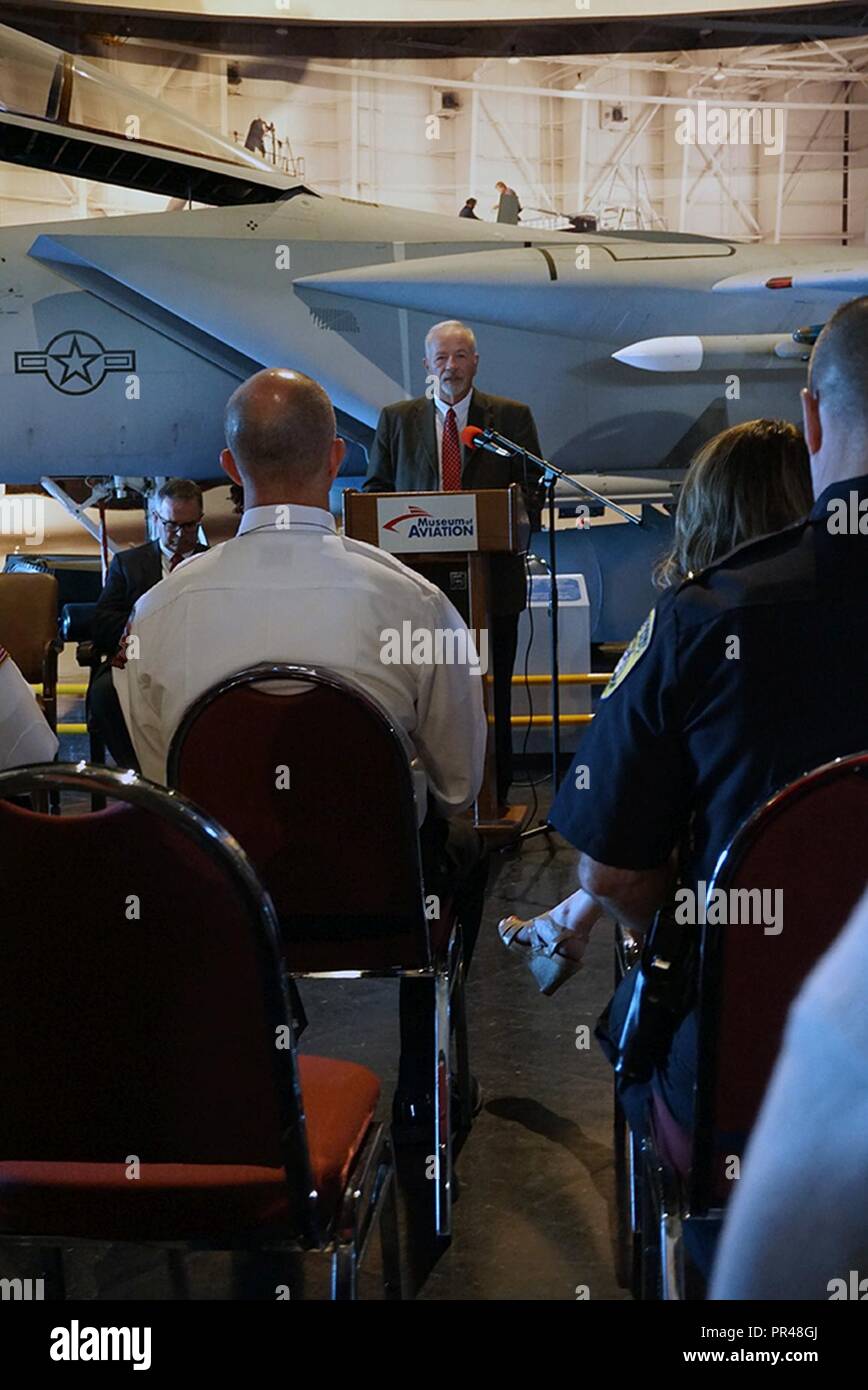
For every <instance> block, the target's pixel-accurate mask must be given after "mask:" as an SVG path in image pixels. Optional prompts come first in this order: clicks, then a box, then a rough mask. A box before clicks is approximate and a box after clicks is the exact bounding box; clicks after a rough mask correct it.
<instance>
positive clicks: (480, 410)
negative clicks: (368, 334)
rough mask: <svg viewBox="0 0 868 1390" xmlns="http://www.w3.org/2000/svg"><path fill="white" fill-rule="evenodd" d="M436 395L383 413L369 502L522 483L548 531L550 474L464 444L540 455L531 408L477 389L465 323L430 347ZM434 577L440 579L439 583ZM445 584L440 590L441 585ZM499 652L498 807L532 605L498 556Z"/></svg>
mask: <svg viewBox="0 0 868 1390" xmlns="http://www.w3.org/2000/svg"><path fill="white" fill-rule="evenodd" d="M424 364H425V370H426V373H427V375H428V381H429V391H428V393H426V394H425V395H424V396H419V397H417V398H416V399H415V400H411V401H398V402H396V404H395V405H387V406H386V407H385V408H384V409H383V410H382V411H381V413H380V418H379V421H378V423H377V433H376V437H375V439H374V442H373V444H372V446H371V453H370V459H369V462H368V473H367V477H366V478H365V482H364V491H365V492H435V491H437V492H440V491H442V492H457V491H459V490H461V489H462V488H464V489H469V490H476V489H478V488H504V487H509V485H510V483H518V484H519V485H520V487H521V488H522V491H523V492H524V496H525V504H526V506H527V510H528V516H529V517H530V521H531V527H532V529H536V527H537V526H538V524H539V513H540V509H541V502H542V498H541V491H540V482H541V478H542V473H541V471H540V469H539V468H538V467H537V466H536V465H535V464H530V463H528V464H527V465H526V466H525V461H524V459H523V458H522V455H521V454H520V453H516V454H513V455H508V456H502V455H498V454H494V453H490V452H489V451H488V450H483V449H480V448H477V449H472V448H468V447H467V446H466V445H464V444H462V442H461V434H462V430H464V429H465V428H466V426H468V425H476V426H478V428H480V429H483V430H484V429H494V430H496V431H497V433H498V434H501V435H504V436H505V437H506V438H507V439H510V440H512V441H513V442H514V443H515V444H517V445H519V446H520V447H521V448H522V449H526V450H527V451H528V452H529V453H531V454H536V455H537V456H539V455H540V453H541V451H540V443H539V436H538V435H537V429H536V423H535V421H534V418H533V415H532V413H531V410H530V407H529V406H527V405H522V404H521V402H520V401H511V400H507V399H506V398H505V397H503V396H490V395H487V394H485V393H483V392H482V391H479V390H477V389H476V387H475V386H474V384H473V383H474V378H475V377H476V372H477V370H478V367H479V355H478V353H477V351H476V338H475V335H474V333H473V330H472V329H471V328H468V327H467V325H466V324H463V323H459V322H458V321H457V320H449V321H447V322H445V323H438V324H435V325H434V327H433V328H431V329H429V331H428V333H427V335H426V338H425V357H424ZM433 577H434V576H433V575H432V578H433ZM438 582H439V581H438ZM464 582H465V576H464V575H461V574H459V575H451V574H450V575H449V576H448V583H443V584H442V587H443V588H444V589H445V590H446V592H447V593H448V595H449V597H450V599H451V600H452V602H453V603H454V604H455V606H456V608H457V609H458V611H459V612H460V613H461V614H462V616H463V617H464V619H465V621H466V620H467V618H468V613H467V592H466V589H463V588H459V587H458V586H459V585H463V584H464ZM491 587H492V593H491V615H492V616H491V623H492V631H491V633H490V644H489V645H490V650H491V665H492V675H493V677H494V685H493V691H494V739H495V750H496V758H497V800H498V804H499V806H500V807H503V806H505V804H506V799H507V795H508V793H509V788H510V786H511V784H512V725H511V723H510V718H511V714H512V672H513V667H514V665H515V651H516V643H517V639H518V615H519V613H521V611H522V609H523V608H524V607H525V604H526V602H527V580H526V576H525V564H524V557H523V556H521V555H498V556H495V557H494V559H493V562H492V574H491Z"/></svg>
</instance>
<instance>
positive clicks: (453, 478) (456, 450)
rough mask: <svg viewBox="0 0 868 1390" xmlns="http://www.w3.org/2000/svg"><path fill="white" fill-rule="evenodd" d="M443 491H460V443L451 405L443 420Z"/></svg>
mask: <svg viewBox="0 0 868 1390" xmlns="http://www.w3.org/2000/svg"><path fill="white" fill-rule="evenodd" d="M443 491H444V492H460V491H461V445H460V443H459V442H458V426H457V425H456V423H455V411H454V410H453V409H452V407H451V405H450V407H449V409H448V410H447V412H446V419H445V420H444V421H443Z"/></svg>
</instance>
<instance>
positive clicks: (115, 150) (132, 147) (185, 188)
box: [0, 111, 297, 207]
mask: <svg viewBox="0 0 868 1390" xmlns="http://www.w3.org/2000/svg"><path fill="white" fill-rule="evenodd" d="M0 161H4V162H5V163H7V164H20V165H23V166H24V167H25V168H27V169H47V170H49V171H50V172H51V173H53V174H67V175H70V176H73V177H76V178H85V179H95V180H96V181H97V182H99V183H110V184H116V185H118V186H119V187H121V188H137V189H140V190H142V191H143V192H145V193H158V194H165V196H166V197H167V198H180V199H182V200H183V201H184V202H187V201H191V202H197V203H208V204H212V205H214V206H217V207H225V206H229V205H231V204H247V203H250V204H261V203H269V202H274V201H276V200H277V199H278V198H282V197H283V196H284V194H285V193H287V192H288V191H289V190H290V189H292V188H293V187H294V186H295V184H296V183H297V181H296V180H293V179H290V178H288V177H287V175H285V174H281V173H279V172H278V170H276V169H273V170H267V171H264V170H261V169H258V168H256V167H254V166H248V165H245V164H243V163H239V164H235V163H230V162H229V161H228V160H221V159H209V158H207V157H205V156H203V155H196V154H189V153H187V152H186V151H184V150H172V149H168V148H167V147H166V146H165V145H158V144H150V143H149V142H148V141H146V140H125V139H121V138H119V137H117V136H113V135H106V134H103V133H102V132H99V131H94V130H84V129H81V128H80V127H76V126H70V125H63V124H58V123H57V122H56V121H45V120H39V119H38V118H37V117H35V116H18V115H13V113H12V112H10V111H0Z"/></svg>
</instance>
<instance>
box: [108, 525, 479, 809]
mask: <svg viewBox="0 0 868 1390" xmlns="http://www.w3.org/2000/svg"><path fill="white" fill-rule="evenodd" d="M420 631H425V632H431V633H433V634H436V633H437V631H440V632H447V631H455V632H457V633H459V634H460V633H461V632H463V633H464V634H465V638H464V640H465V641H466V640H467V639H466V628H465V627H464V623H463V622H462V620H461V618H460V617H459V615H458V613H457V612H456V611H455V609H454V608H453V607H452V605H451V603H450V602H449V600H448V599H447V598H446V597H445V595H444V594H442V593H441V592H440V590H439V589H438V588H437V587H436V586H435V585H434V584H431V583H430V582H429V581H428V580H427V579H423V578H422V576H421V575H418V574H416V573H414V571H412V570H410V569H408V568H407V566H406V565H404V564H402V563H401V561H400V560H399V559H397V557H395V556H394V555H389V554H387V553H386V552H385V551H382V550H378V549H377V548H376V547H375V546H372V545H367V544H365V543H364V542H362V541H357V540H351V539H348V538H347V537H345V536H339V535H338V534H337V531H336V527H335V523H334V519H333V518H332V516H331V515H330V514H329V513H328V512H327V511H322V510H320V509H319V508H318V507H301V506H295V505H292V506H289V505H287V506H286V507H254V508H251V509H249V510H248V511H246V512H245V513H244V516H243V517H242V520H241V524H240V526H239V529H238V534H237V536H236V537H235V538H234V539H233V540H229V541H225V542H224V543H223V544H222V545H218V546H214V547H212V549H211V550H209V551H207V552H205V553H203V554H200V555H196V556H193V557H191V558H190V559H188V560H185V561H184V563H183V564H181V565H179V566H178V568H177V569H176V570H175V571H174V572H173V573H172V574H171V575H170V576H169V577H168V579H164V580H163V582H162V583H161V584H158V585H157V586H156V587H155V588H153V589H151V590H150V591H149V592H148V593H147V594H145V595H144V596H143V597H142V598H141V599H140V600H139V601H138V603H137V604H136V607H135V609H134V612H133V617H132V622H131V625H130V630H129V634H128V636H127V638H126V651H127V657H128V659H127V660H126V663H125V665H124V667H123V669H115V670H114V671H113V673H112V674H113V679H114V682H115V686H116V688H117V691H118V696H119V699H120V702H121V708H122V710H123V713H124V718H125V719H126V722H127V727H128V729H129V731H130V736H131V738H132V741H133V745H134V747H135V750H136V754H137V756H138V758H139V762H140V765H141V769H142V772H143V774H144V776H146V777H149V778H151V779H153V780H154V781H156V782H165V778H166V756H167V753H168V750H169V745H170V743H171V740H172V735H173V734H174V732H175V729H176V728H177V727H178V724H179V723H180V720H181V717H182V715H183V714H184V711H185V710H186V709H187V708H188V707H189V706H190V705H191V704H192V703H193V701H194V700H195V699H196V698H197V697H198V696H199V695H201V694H203V693H204V692H205V691H206V690H208V689H210V687H211V686H213V685H215V684H217V683H218V682H219V681H221V680H222V679H223V678H224V677H226V676H228V675H231V674H232V673H233V672H235V671H240V670H242V669H243V668H244V667H245V666H253V665H255V664H256V663H258V662H263V661H266V662H298V663H300V664H302V665H311V666H325V667H328V668H329V669H331V670H333V671H335V672H337V674H338V675H341V676H344V677H345V678H346V679H347V680H350V681H353V682H355V683H356V684H358V685H360V686H361V687H362V688H363V689H364V690H366V691H367V692H368V693H369V694H370V695H372V696H374V698H375V699H377V700H378V701H379V702H380V704H381V705H383V706H384V708H385V709H386V710H387V711H388V713H389V714H390V715H391V717H392V719H393V720H394V721H395V723H396V724H397V726H398V727H399V730H402V731H403V733H404V735H405V737H406V746H407V751H408V754H409V755H410V756H411V757H414V756H417V755H418V758H419V760H420V761H421V765H422V770H421V772H420V774H419V775H418V776H417V778H416V787H417V807H418V809H419V812H420V818H421V817H423V816H424V813H425V805H426V801H427V795H426V793H427V789H428V788H429V787H430V790H431V793H432V795H433V798H434V801H435V803H436V804H437V806H438V808H439V809H440V810H441V811H442V812H443V813H444V814H446V815H454V814H457V813H458V812H460V811H463V810H465V809H466V808H467V807H469V806H470V805H471V804H472V803H473V801H474V799H475V797H476V795H477V793H478V791H479V787H480V785H481V782H482V772H483V763H484V756H485V744H486V721H485V714H484V710H483V704H482V688H481V685H482V682H481V678H480V675H479V673H478V668H477V674H474V673H473V670H472V668H471V667H470V666H469V665H468V664H467V663H466V662H465V663H460V662H454V661H453V662H451V663H450V662H449V661H448V660H445V661H443V660H441V661H440V662H439V663H438V662H436V661H430V662H428V663H427V664H425V663H423V662H419V661H416V660H414V659H413V655H414V646H413V634H415V633H418V632H420ZM131 638H135V639H137V642H135V643H131V641H130V639H131ZM428 645H429V646H430V645H431V643H430V642H429V644H428ZM460 645H461V644H460V643H457V644H456V649H460ZM450 646H451V643H450V642H444V643H443V652H444V653H446V654H447V655H448V653H449V651H450ZM415 650H416V652H417V654H420V655H423V656H424V655H425V652H424V643H422V644H420V645H419V646H417V647H416V648H415ZM470 650H471V651H472V648H471V649H470ZM426 774H427V780H426Z"/></svg>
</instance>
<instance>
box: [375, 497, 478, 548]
mask: <svg viewBox="0 0 868 1390" xmlns="http://www.w3.org/2000/svg"><path fill="white" fill-rule="evenodd" d="M399 526H400V527H401V528H402V529H401V530H400V531H399V530H398V527H399ZM383 530H384V531H395V532H396V533H397V535H399V536H404V537H405V538H406V539H407V540H421V541H429V540H440V539H441V538H442V537H446V538H448V539H449V540H460V539H461V538H462V537H465V536H472V535H473V533H474V530H475V525H474V520H473V517H472V516H432V515H431V513H430V512H426V511H425V508H424V507H414V506H412V505H411V506H410V507H408V509H407V511H406V512H404V513H403V514H402V515H401V516H393V517H392V520H391V521H387V522H386V524H385V526H384V527H383Z"/></svg>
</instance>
